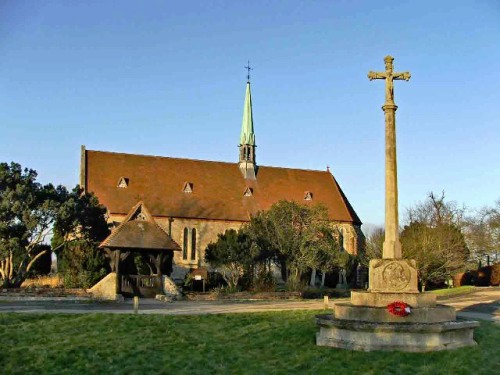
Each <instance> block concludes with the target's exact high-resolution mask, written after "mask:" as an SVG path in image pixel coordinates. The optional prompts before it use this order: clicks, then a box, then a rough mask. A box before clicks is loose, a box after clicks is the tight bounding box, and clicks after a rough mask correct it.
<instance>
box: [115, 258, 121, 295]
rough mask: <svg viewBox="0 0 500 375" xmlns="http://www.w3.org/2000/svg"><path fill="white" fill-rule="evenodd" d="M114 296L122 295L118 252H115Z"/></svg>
mask: <svg viewBox="0 0 500 375" xmlns="http://www.w3.org/2000/svg"><path fill="white" fill-rule="evenodd" d="M115 272H116V294H121V293H122V275H121V273H120V250H119V249H118V250H115Z"/></svg>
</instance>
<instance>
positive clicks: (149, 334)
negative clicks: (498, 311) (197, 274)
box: [0, 311, 500, 375]
mask: <svg viewBox="0 0 500 375" xmlns="http://www.w3.org/2000/svg"><path fill="white" fill-rule="evenodd" d="M315 313H320V312H319V311H316V312H311V311H286V312H268V313H254V314H227V315H204V316H162V315H115V314H82V315H77V314H75V315H63V314H50V315H49V314H15V313H6V314H0V369H1V370H0V371H1V373H2V374H15V373H17V374H49V373H50V374H432V375H436V374H471V373H474V374H494V373H499V372H498V371H499V369H500V359H499V356H498V353H499V345H500V326H499V325H498V324H493V323H490V322H481V327H480V328H478V329H477V330H476V333H475V338H476V340H477V342H478V343H479V345H478V346H477V347H471V348H463V349H458V350H454V351H445V352H434V353H426V354H423V353H400V352H370V353H364V352H353V351H344V350H338V349H332V348H324V347H317V346H316V345H315V341H314V340H315V333H316V332H317V328H316V325H315V322H314V315H315Z"/></svg>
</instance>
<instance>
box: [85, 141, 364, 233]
mask: <svg viewBox="0 0 500 375" xmlns="http://www.w3.org/2000/svg"><path fill="white" fill-rule="evenodd" d="M85 162H86V171H85V177H86V182H85V184H86V186H85V187H86V190H87V191H91V192H94V193H95V194H96V195H97V197H98V198H99V201H100V202H101V203H102V204H104V205H105V206H106V207H107V208H108V210H109V211H110V213H112V214H124V213H127V212H128V211H129V210H130V207H132V206H133V205H134V204H136V202H137V201H138V200H142V201H144V203H145V204H146V205H147V206H148V207H149V209H150V211H151V213H152V214H153V215H154V216H171V217H183V218H200V219H201V218H204V219H214V220H231V221H248V220H249V218H250V215H251V214H254V213H256V212H258V211H260V210H267V209H269V208H270V207H271V205H273V204H274V203H276V202H278V201H279V200H290V201H296V202H298V203H303V204H315V203H323V204H324V205H326V206H327V207H328V211H329V216H330V219H331V220H332V221H340V222H352V223H354V224H361V221H360V220H359V218H358V216H357V215H356V212H355V211H354V209H353V208H352V207H351V205H350V204H349V201H348V200H347V198H346V197H345V195H344V193H343V192H342V190H341V189H340V187H339V185H338V184H337V181H336V180H335V178H334V177H333V176H332V175H331V174H330V172H326V171H312V170H303V169H291V168H276V167H266V166H259V167H258V172H257V180H256V181H250V180H245V179H244V178H243V176H242V174H241V172H240V170H239V167H238V164H237V163H224V162H214V161H202V160H192V159H178V158H169V157H157V156H145V155H132V154H122V153H112V152H103V151H90V150H86V157H85ZM121 177H123V178H125V179H127V182H128V187H126V188H119V187H117V181H119V180H120V178H121ZM186 183H190V184H192V185H191V186H192V192H191V193H186V192H184V191H183V189H184V187H185V185H186ZM247 187H250V188H251V189H252V195H251V196H245V194H244V193H245V190H246V189H247ZM305 192H310V193H311V195H312V197H313V199H312V200H311V201H306V200H304V196H305Z"/></svg>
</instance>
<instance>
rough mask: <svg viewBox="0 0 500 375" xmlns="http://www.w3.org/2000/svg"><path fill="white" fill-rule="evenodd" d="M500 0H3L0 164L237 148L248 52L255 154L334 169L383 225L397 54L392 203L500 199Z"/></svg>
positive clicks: (72, 165) (366, 216)
mask: <svg viewBox="0 0 500 375" xmlns="http://www.w3.org/2000/svg"><path fill="white" fill-rule="evenodd" d="M499 41H500V2H498V1H496V0H492V1H457V0H455V1H418V2H417V1H394V2H391V1H252V2H248V1H151V0H150V1H124V0H120V1H62V0H61V1H49V0H46V1H34V0H33V1H22V0H15V1H14V0H3V1H1V2H0V130H1V132H0V137H1V138H0V161H6V162H10V161H16V162H18V163H21V164H22V165H23V166H27V167H30V168H34V169H36V170H37V171H38V173H39V180H40V181H41V182H52V183H55V184H63V185H66V186H68V187H72V186H74V185H75V184H76V183H77V182H78V171H79V152H80V145H82V144H84V145H86V146H87V148H89V149H93V150H108V151H117V152H126V153H141V154H151V155H162V156H175V157H186V158H193V159H205V160H221V161H229V162H231V161H237V157H238V150H237V144H238V140H239V132H240V127H241V119H242V114H243V99H244V94H245V80H246V78H245V74H246V72H245V70H244V68H243V67H244V66H245V65H246V62H247V60H250V61H251V65H252V66H253V67H254V70H253V71H252V95H253V105H254V124H255V130H256V140H257V145H258V149H257V161H258V163H260V164H261V165H273V166H283V167H295V168H305V169H319V170H325V169H326V166H327V165H329V166H330V168H331V171H332V172H333V174H334V175H335V177H336V178H337V180H338V181H339V183H340V185H341V186H342V188H343V189H344V191H345V193H346V195H347V196H348V198H349V199H350V201H351V203H352V205H353V206H354V208H355V209H356V211H357V212H358V214H359V216H360V217H361V220H362V221H363V222H365V223H373V224H382V223H383V221H384V116H383V112H382V110H381V108H380V107H381V105H382V104H383V102H384V83H383V82H382V81H372V82H370V81H369V80H368V79H367V73H368V71H369V70H377V71H381V70H383V69H384V63H383V58H384V56H385V55H387V54H391V55H393V56H394V57H395V61H394V64H395V70H396V71H407V70H408V71H410V72H411V74H412V78H411V80H410V81H409V82H404V81H398V82H397V83H396V85H395V86H396V87H395V101H396V104H397V105H398V106H399V109H398V111H397V137H398V138H397V141H398V163H399V165H398V167H399V170H398V173H399V191H400V198H399V202H400V212H401V216H404V211H405V208H407V207H409V206H411V205H413V204H415V202H417V201H421V200H423V199H425V196H426V194H427V193H428V192H430V191H434V192H441V191H442V190H444V191H445V192H446V196H447V198H448V199H449V200H455V201H457V202H458V203H460V204H465V205H466V206H468V207H470V208H480V207H482V206H483V205H492V204H493V203H494V201H495V200H496V199H498V198H500V189H499V186H500V167H499V164H500V163H499V161H500V150H499V146H500V126H499V125H500V124H499V121H500V120H499V119H500V69H499V61H500V42H499Z"/></svg>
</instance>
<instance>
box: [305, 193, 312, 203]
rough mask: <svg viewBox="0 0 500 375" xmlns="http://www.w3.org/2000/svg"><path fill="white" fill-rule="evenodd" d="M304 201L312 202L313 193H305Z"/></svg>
mask: <svg viewBox="0 0 500 375" xmlns="http://www.w3.org/2000/svg"><path fill="white" fill-rule="evenodd" d="M304 200H305V201H312V200H313V193H312V192H310V191H306V192H305V193H304Z"/></svg>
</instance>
